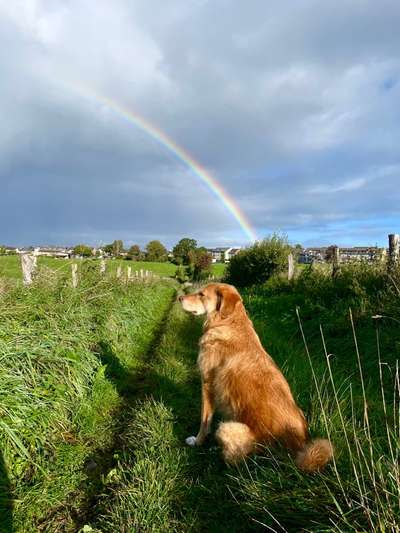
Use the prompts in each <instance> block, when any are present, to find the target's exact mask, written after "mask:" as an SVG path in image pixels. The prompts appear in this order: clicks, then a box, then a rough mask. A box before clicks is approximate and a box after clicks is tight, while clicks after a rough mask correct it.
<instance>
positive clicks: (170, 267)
mask: <svg viewBox="0 0 400 533" xmlns="http://www.w3.org/2000/svg"><path fill="white" fill-rule="evenodd" d="M72 262H75V263H78V264H79V263H80V262H81V261H80V260H79V259H77V260H69V259H58V258H52V257H39V258H38V266H39V267H42V266H43V267H47V268H51V269H52V270H56V271H60V272H62V271H67V270H69V269H70V268H71V267H70V264H71V263H72ZM93 263H94V264H99V261H98V260H96V259H95V260H93ZM119 266H120V267H121V268H122V269H123V271H126V268H127V267H128V266H129V267H131V269H132V275H134V274H135V271H139V272H140V270H144V271H146V270H148V271H149V272H153V273H154V274H157V275H158V276H167V277H174V275H175V271H176V265H174V264H173V263H152V262H148V261H125V260H121V259H107V260H106V268H107V269H108V270H110V272H116V270H117V268H118V267H119ZM211 269H212V274H213V275H214V276H216V277H221V276H222V275H223V273H224V270H225V265H224V264H221V263H215V264H213V265H212V267H211ZM0 277H6V278H12V279H17V280H19V279H21V278H22V274H21V266H20V258H19V256H16V255H12V256H0Z"/></svg>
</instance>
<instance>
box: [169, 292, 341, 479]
mask: <svg viewBox="0 0 400 533" xmlns="http://www.w3.org/2000/svg"><path fill="white" fill-rule="evenodd" d="M179 300H180V302H181V303H182V307H183V309H185V310H186V311H188V312H190V313H193V314H195V315H204V314H206V315H207V319H206V321H205V324H204V332H203V336H202V337H201V339H200V353H199V357H198V365H199V369H200V374H201V380H202V409H201V424H200V430H199V433H198V435H197V436H196V437H189V438H188V439H186V442H187V443H188V444H190V445H197V446H200V445H201V444H203V442H204V440H205V438H206V436H207V435H208V433H209V431H210V426H211V421H212V417H213V414H214V411H215V410H217V411H218V412H220V413H221V415H222V416H223V418H224V420H225V421H224V422H222V423H221V424H220V426H219V428H218V430H217V432H216V438H217V440H218V442H219V443H220V444H221V446H222V450H223V455H224V458H225V460H226V461H227V462H229V463H236V462H237V461H239V460H240V459H242V458H243V457H245V456H247V455H249V454H251V453H252V452H254V451H255V450H256V449H257V444H261V445H271V444H273V443H275V442H280V443H281V444H283V445H284V446H285V447H286V448H288V449H289V450H290V451H291V452H293V454H294V455H295V460H296V464H297V465H298V467H299V468H301V469H303V470H305V471H309V472H311V471H315V470H320V469H321V468H323V467H324V465H325V464H326V463H327V462H328V461H329V460H330V459H331V458H332V455H333V450H332V446H331V444H330V443H329V441H327V440H322V439H317V440H315V441H310V439H309V434H308V425H307V422H306V419H305V417H304V415H303V413H302V411H301V410H300V409H299V407H298V406H297V405H296V402H295V401H294V399H293V396H292V393H291V390H290V387H289V385H288V383H287V381H286V379H285V378H284V376H283V374H282V373H281V371H280V370H279V368H278V367H277V366H276V364H275V363H274V361H273V360H272V358H271V357H270V356H269V355H268V354H267V353H266V351H265V350H264V348H263V347H262V345H261V342H260V339H259V338H258V335H257V334H256V332H255V331H254V328H253V324H252V322H251V320H250V319H249V317H248V316H247V313H246V310H245V308H244V306H243V303H242V299H241V297H240V295H239V293H238V291H237V290H236V289H235V287H233V286H231V285H227V284H223V283H212V284H210V285H207V286H206V287H205V288H203V289H201V290H200V291H198V292H197V293H194V294H189V295H186V296H180V298H179Z"/></svg>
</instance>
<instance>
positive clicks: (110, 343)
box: [0, 264, 174, 532]
mask: <svg viewBox="0 0 400 533" xmlns="http://www.w3.org/2000/svg"><path fill="white" fill-rule="evenodd" d="M95 270H96V271H97V268H96V269H93V266H92V265H91V264H89V265H88V266H87V265H86V264H83V265H82V268H81V272H80V279H81V282H80V285H79V287H78V289H72V287H71V284H70V280H69V276H67V275H66V274H65V275H64V274H63V272H54V271H50V270H48V269H46V268H45V269H42V270H41V271H40V272H39V275H38V277H37V278H36V281H35V284H34V285H33V286H32V287H30V288H29V289H27V288H23V287H22V286H20V285H13V284H12V283H11V284H10V283H6V284H3V285H2V287H3V290H0V446H1V452H2V455H3V466H2V468H1V469H0V488H1V491H0V509H1V506H3V512H4V513H5V515H7V520H8V522H9V524H8V525H7V524H6V522H5V521H3V522H2V524H1V525H0V530H1V528H2V527H3V528H8V529H4V530H5V531H10V530H11V527H12V528H13V529H12V530H13V531H21V532H22V531H24V532H25V531H36V530H39V529H41V528H42V529H46V530H48V531H56V530H58V529H59V528H61V529H63V530H65V531H73V530H74V529H75V526H74V523H75V521H76V515H77V513H79V508H80V506H81V504H82V501H83V500H84V499H85V498H86V497H87V492H90V491H91V490H92V488H91V487H90V484H91V481H90V479H89V478H88V472H89V471H88V470H87V469H86V466H87V465H86V463H87V461H89V463H90V458H91V457H93V454H94V452H95V451H96V450H98V449H104V448H107V447H108V446H111V441H112V439H113V438H114V437H113V434H114V430H115V425H116V423H117V417H116V412H117V411H118V409H119V408H120V407H121V406H122V404H123V398H122V395H121V391H120V390H119V389H118V387H116V385H115V383H114V382H113V381H112V380H110V379H109V375H108V364H107V353H106V352H107V350H108V351H110V350H114V352H115V353H116V354H117V357H119V361H120V365H121V367H124V368H128V369H129V370H130V372H131V374H132V375H134V373H135V370H136V368H138V367H139V366H140V360H141V358H142V357H143V354H144V353H145V352H146V350H147V349H148V348H149V346H150V345H151V342H152V340H153V338H154V335H155V333H156V331H157V328H158V327H159V324H160V321H161V320H162V318H163V316H164V315H165V312H166V310H167V308H168V306H169V302H170V300H171V298H172V296H173V293H174V288H173V287H172V286H171V285H170V284H165V283H158V284H146V285H143V284H140V283H131V284H129V285H127V284H122V283H117V282H116V281H115V279H113V278H111V277H104V278H101V277H100V276H99V275H98V274H97V272H95ZM91 462H92V463H93V461H91ZM89 467H90V464H89ZM89 469H90V468H89ZM2 478H4V481H3V486H1V485H2ZM10 495H11V496H12V501H13V504H12V507H13V508H12V509H11V506H10V504H9V502H7V500H8V499H9V496H10ZM1 496H3V497H2V498H1ZM11 522H12V526H11V525H10V524H11Z"/></svg>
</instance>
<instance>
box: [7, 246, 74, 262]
mask: <svg viewBox="0 0 400 533" xmlns="http://www.w3.org/2000/svg"><path fill="white" fill-rule="evenodd" d="M32 252H33V253H34V254H35V255H37V256H42V257H59V258H61V259H69V258H70V257H71V256H72V255H73V250H72V249H70V248H66V247H65V246H38V247H37V248H32V247H30V248H28V249H20V250H18V249H17V253H32Z"/></svg>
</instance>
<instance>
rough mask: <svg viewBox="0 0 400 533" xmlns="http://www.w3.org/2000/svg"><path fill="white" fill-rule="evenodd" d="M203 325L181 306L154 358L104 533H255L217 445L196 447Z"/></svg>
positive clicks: (131, 422) (110, 494)
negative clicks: (192, 441) (189, 440)
mask: <svg viewBox="0 0 400 533" xmlns="http://www.w3.org/2000/svg"><path fill="white" fill-rule="evenodd" d="M200 334H201V323H200V322H199V321H198V320H196V319H194V318H193V317H191V316H187V315H185V314H184V313H183V312H182V311H181V309H180V307H179V306H178V305H177V304H176V305H175V306H174V307H173V308H172V311H171V313H170V316H169V318H168V321H167V323H166V325H165V331H164V333H163V335H162V337H161V339H160V342H159V345H158V347H157V349H156V350H155V353H154V356H153V358H152V359H151V360H149V365H148V369H147V372H146V377H145V381H144V383H143V387H144V388H143V392H144V393H145V397H144V398H143V399H141V400H140V401H139V402H137V403H136V404H135V405H134V406H133V407H132V409H131V411H130V413H128V414H127V417H126V419H127V420H126V428H125V432H124V435H123V436H122V440H123V442H124V445H123V449H122V452H121V456H120V457H119V464H118V467H117V468H115V469H114V471H113V472H112V479H110V483H109V487H108V491H107V492H106V494H105V495H104V497H103V498H102V501H100V503H99V505H98V508H97V512H98V513H99V517H98V518H97V519H95V520H94V521H93V522H91V527H92V528H93V529H94V530H101V531H103V532H110V533H111V532H115V531H118V532H121V533H123V532H134V531H146V532H147V531H149V532H150V531H151V532H164V531H165V532H167V531H168V532H170V531H179V532H186V531H207V532H220V531H255V530H258V529H259V526H257V524H256V523H255V522H252V521H251V520H250V519H249V518H248V517H247V516H246V515H245V514H244V513H243V512H242V511H241V508H240V507H239V506H238V505H237V504H236V502H235V499H234V497H233V495H232V491H233V490H234V486H235V483H234V482H233V481H232V479H231V475H232V474H235V473H237V470H234V469H229V468H228V467H226V465H225V464H224V463H223V462H222V461H221V459H220V454H219V451H218V450H217V449H216V447H215V443H213V442H210V443H209V444H208V445H207V446H205V447H204V448H199V449H191V448H187V447H186V446H185V445H184V439H185V437H186V436H188V435H192V434H194V433H195V432H196V430H197V424H198V418H199V406H200V384H199V380H198V375H197V370H196V366H195V361H196V357H197V345H198V338H199V336H200Z"/></svg>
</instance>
